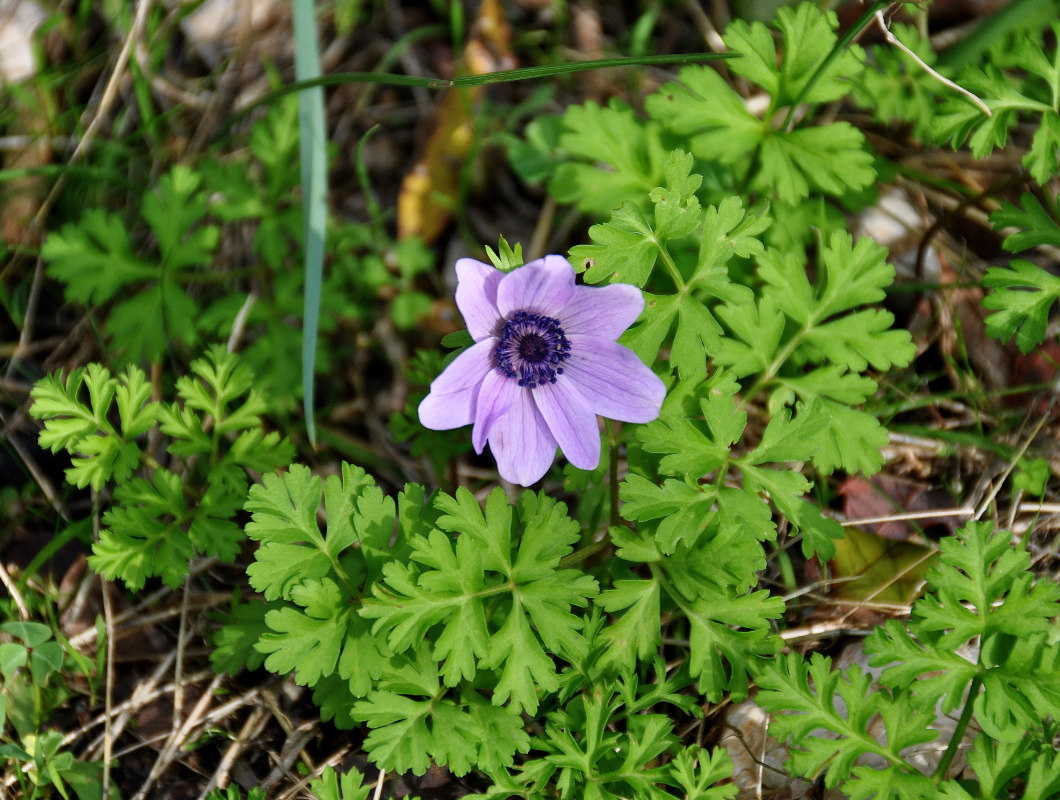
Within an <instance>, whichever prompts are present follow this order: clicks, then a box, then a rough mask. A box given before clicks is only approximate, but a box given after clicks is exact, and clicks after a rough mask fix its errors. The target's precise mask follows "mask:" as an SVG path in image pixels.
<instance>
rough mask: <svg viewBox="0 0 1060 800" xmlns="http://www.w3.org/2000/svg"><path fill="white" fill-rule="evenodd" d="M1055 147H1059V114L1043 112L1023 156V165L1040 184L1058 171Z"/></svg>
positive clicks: (1044, 182)
mask: <svg viewBox="0 0 1060 800" xmlns="http://www.w3.org/2000/svg"><path fill="white" fill-rule="evenodd" d="M1057 148H1060V114H1057V113H1052V114H1044V115H1042V120H1041V124H1040V125H1039V126H1038V130H1036V131H1035V132H1034V139H1032V140H1031V149H1030V150H1029V151H1028V153H1027V155H1025V156H1024V157H1023V166H1024V167H1026V168H1027V172H1029V173H1030V174H1031V177H1032V178H1034V180H1036V181H1038V183H1039V184H1040V185H1041V186H1045V185H1046V184H1048V183H1049V181H1050V180H1051V179H1052V178H1053V177H1054V176H1055V175H1057V173H1058V172H1060V169H1058V166H1060V162H1058V158H1057V155H1056V152H1057Z"/></svg>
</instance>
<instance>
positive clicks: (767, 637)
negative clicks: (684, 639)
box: [675, 591, 784, 703]
mask: <svg viewBox="0 0 1060 800" xmlns="http://www.w3.org/2000/svg"><path fill="white" fill-rule="evenodd" d="M675 600H677V602H678V604H679V605H680V607H681V609H682V611H684V613H685V615H686V617H687V618H688V622H689V627H690V632H689V651H690V655H689V665H688V667H689V672H690V673H691V674H692V676H693V677H696V678H698V679H699V685H698V688H699V691H700V692H702V693H703V694H704V695H705V696H706V698H707V699H708V700H709V701H710V702H712V703H716V702H720V701H721V699H722V697H723V696H725V694H729V695H731V697H732V698H733V701H734V702H739V701H740V700H742V699H743V698H745V697H747V690H748V680H747V672H748V670H749V669H750V666H751V663H752V659H753V657H754V656H758V655H772V654H774V653H776V652H777V649H778V646H779V641H778V640H777V639H776V638H775V637H774V636H773V635H772V631H771V628H770V624H769V620H770V619H777V618H778V617H780V615H781V614H782V613H784V601H783V600H782V599H781V598H779V597H770V596H769V592H766V591H759V592H752V593H751V594H748V595H743V596H731V595H728V596H726V595H723V594H721V593H717V594H714V596H709V595H707V594H702V595H701V596H700V597H699V598H698V599H697V600H695V601H694V602H691V603H688V602H682V601H681V600H678V599H677V598H675ZM737 628H742V629H743V630H737ZM723 658H724V659H725V661H726V662H728V668H727V669H726V665H725V663H724V662H723V661H722V659H723Z"/></svg>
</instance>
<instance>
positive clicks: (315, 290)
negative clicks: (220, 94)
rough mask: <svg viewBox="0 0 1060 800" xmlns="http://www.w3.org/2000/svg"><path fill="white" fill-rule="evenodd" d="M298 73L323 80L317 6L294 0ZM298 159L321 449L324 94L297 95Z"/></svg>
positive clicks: (308, 390)
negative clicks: (318, 371)
mask: <svg viewBox="0 0 1060 800" xmlns="http://www.w3.org/2000/svg"><path fill="white" fill-rule="evenodd" d="M293 4H294V9H293V12H294V13H293V19H294V73H295V78H296V79H297V80H298V82H299V84H304V83H307V82H312V81H314V80H315V79H318V78H320V45H319V43H318V42H317V29H316V13H315V12H316V8H315V6H314V3H313V0H293ZM298 129H299V143H298V144H299V154H300V156H301V166H302V226H303V230H304V232H305V297H304V300H303V319H302V407H303V409H304V411H305V425H306V434H307V435H308V436H309V442H310V444H312V445H314V446H316V422H315V419H314V415H313V374H314V367H315V365H316V352H317V328H318V326H319V322H320V290H321V282H322V275H323V271H324V231H325V224H326V221H327V201H328V186H327V179H328V178H327V141H326V139H325V133H324V88H323V86H322V85H313V86H306V87H305V88H302V89H300V90H299V92H298Z"/></svg>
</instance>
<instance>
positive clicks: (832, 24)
mask: <svg viewBox="0 0 1060 800" xmlns="http://www.w3.org/2000/svg"><path fill="white" fill-rule="evenodd" d="M838 24H839V23H838V19H837V17H836V14H835V12H834V11H827V12H822V11H821V10H820V9H818V8H816V7H815V6H814V5H813V4H812V3H802V4H800V5H798V6H795V7H789V6H782V7H781V8H779V9H778V10H777V16H776V27H777V28H778V29H779V30H780V32H781V33H782V35H783V42H784V52H783V57H782V58H781V59H779V65H778V58H777V53H776V48H775V46H774V44H773V37H772V35H771V34H770V32H769V30H768V29H767V28H766V26H765V25H763V24H762V23H761V22H753V23H751V24H748V23H746V22H744V21H743V20H735V21H734V22H733V23H732V24H731V25H730V26H729V27H728V29H727V30H726V31H725V44H726V45H727V46H728V47H729V48H731V49H732V50H735V51H736V52H738V53H740V54H741V55H743V58H741V59H737V60H735V61H733V62H732V70H733V72H736V73H737V74H739V75H743V76H744V77H746V78H748V79H749V80H751V81H753V82H754V83H757V84H758V85H759V86H761V87H762V88H763V89H765V90H766V91H767V92H769V94H770V95H771V96H772V97H773V98H774V107H777V106H782V105H789V104H790V103H792V102H794V101H795V100H796V99H797V98H799V97H800V96H801V99H802V101H803V102H807V103H827V102H831V101H833V100H838V99H839V98H841V97H843V96H844V95H846V94H847V93H848V92H849V91H850V80H851V79H852V78H854V77H856V76H857V75H858V73H859V72H861V69H862V64H863V62H864V58H865V56H864V53H863V52H862V51H861V48H860V47H857V46H852V47H850V48H849V49H848V50H847V51H846V52H844V53H843V54H842V55H840V56H839V57H838V58H837V59H835V60H834V61H832V63H831V64H829V65H828V67H827V68H826V69H825V70H824V72H823V73H821V74H820V75H817V70H818V68H819V67H820V65H821V64H822V63H823V62H824V61H825V59H826V58H827V57H828V55H829V53H830V52H831V50H832V48H833V47H834V46H835V43H836V34H835V29H836V27H837V26H838ZM811 80H813V83H812V85H811V84H810V81H811ZM808 86H809V88H807V87H808ZM804 90H805V94H803V92H804Z"/></svg>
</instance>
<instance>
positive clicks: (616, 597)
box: [596, 580, 662, 672]
mask: <svg viewBox="0 0 1060 800" xmlns="http://www.w3.org/2000/svg"><path fill="white" fill-rule="evenodd" d="M659 599H660V592H659V582H658V581H657V580H616V581H615V582H614V586H613V588H611V589H608V590H607V591H604V592H601V593H600V596H599V597H598V598H597V599H596V603H597V605H599V606H600V607H601V608H602V609H603V610H604V611H607V612H608V613H610V614H614V613H616V612H618V611H625V613H624V614H622V615H621V616H620V617H619V618H618V619H617V620H615V621H614V622H612V623H611V624H610V625H608V626H607V627H606V628H604V629H603V631H601V633H600V639H601V641H602V642H603V643H604V646H605V653H604V655H603V656H602V657H601V662H600V663H601V666H603V667H604V668H605V669H608V668H610V669H615V670H621V671H630V672H632V671H633V669H634V667H635V665H636V663H637V661H638V660H640V661H646V660H648V659H649V658H650V657H651V656H652V654H654V653H656V652H658V650H659V648H660V647H662V633H661V629H660V627H659Z"/></svg>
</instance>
